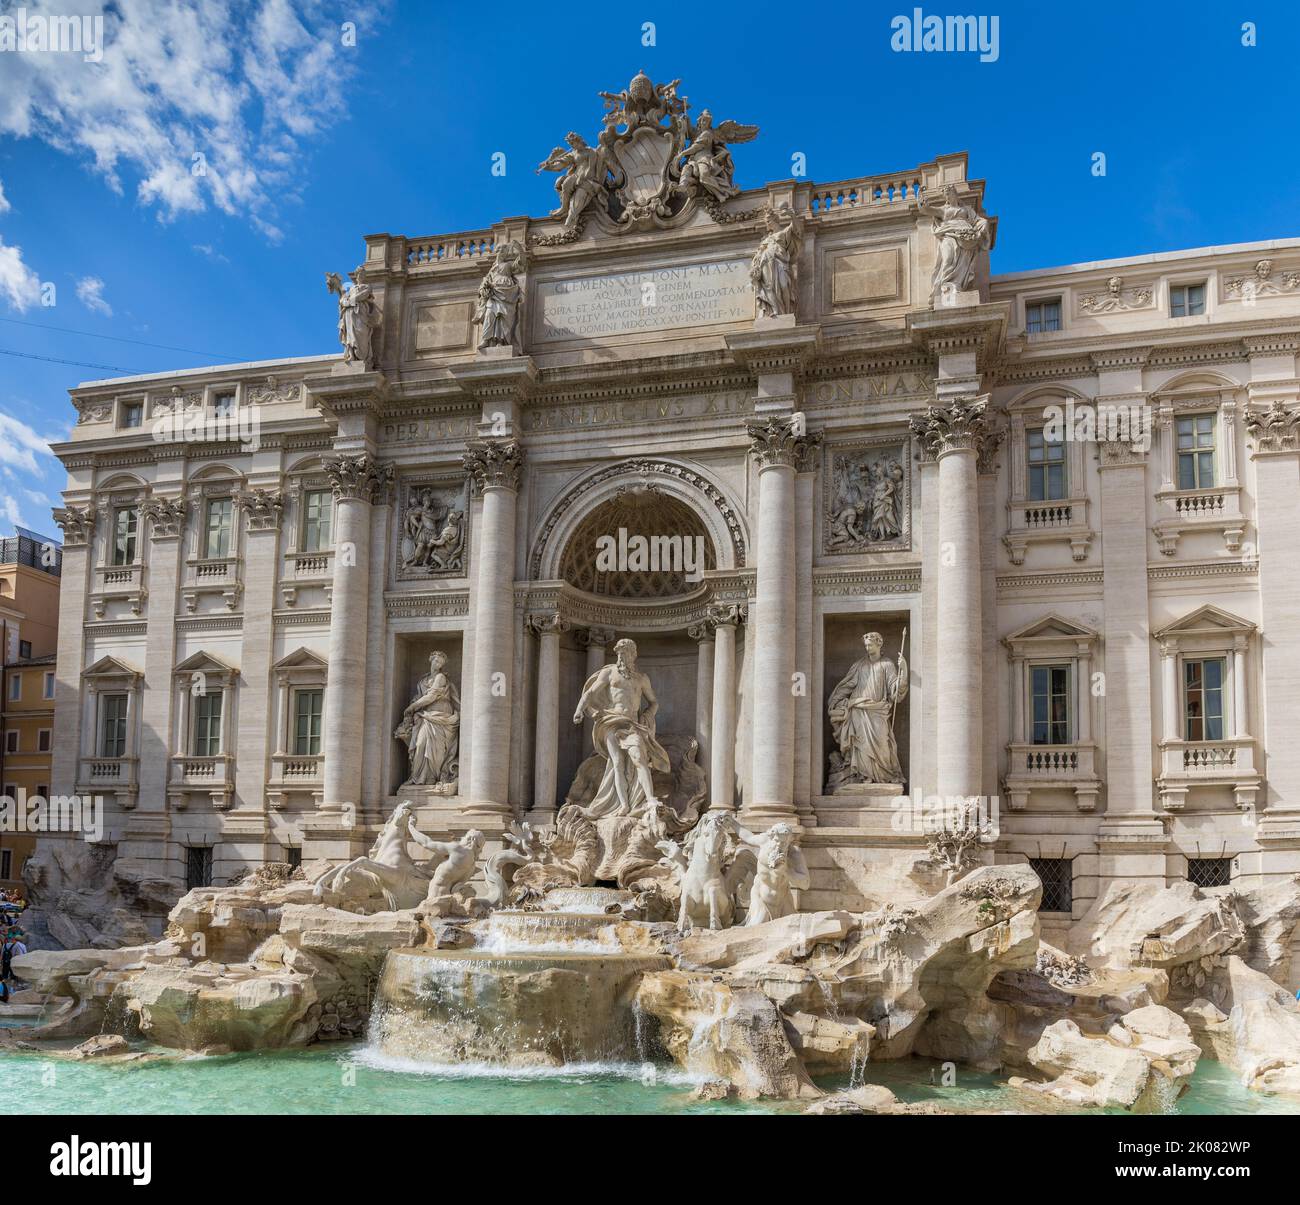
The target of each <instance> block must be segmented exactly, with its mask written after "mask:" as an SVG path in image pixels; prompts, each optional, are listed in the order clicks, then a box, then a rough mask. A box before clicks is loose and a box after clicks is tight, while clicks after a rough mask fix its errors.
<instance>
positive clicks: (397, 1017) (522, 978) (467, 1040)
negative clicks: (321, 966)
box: [369, 914, 670, 1067]
mask: <svg viewBox="0 0 1300 1205" xmlns="http://www.w3.org/2000/svg"><path fill="white" fill-rule="evenodd" d="M533 915H534V916H535V915H536V914H533ZM669 965H670V961H669V959H668V958H666V957H664V956H660V955H649V954H636V953H621V954H615V953H610V954H604V953H599V954H593V953H565V954H555V953H527V952H512V953H509V954H497V953H493V952H491V951H487V950H481V949H476V950H466V951H460V950H414V949H408V950H392V951H390V952H389V954H388V957H387V959H386V960H385V962H384V970H383V973H382V975H381V976H380V981H379V987H378V991H377V994H376V999H375V1007H374V1010H373V1011H372V1013H371V1018H370V1032H369V1044H370V1047H371V1049H372V1050H375V1051H376V1052H378V1053H380V1054H384V1055H389V1056H396V1057H398V1058H405V1059H411V1060H414V1061H417V1062H423V1063H430V1064H440V1065H447V1064H457V1063H491V1064H498V1065H503V1066H518V1067H530V1066H531V1067H535V1066H538V1065H560V1064H563V1063H600V1062H611V1061H624V1060H628V1059H636V1058H640V1057H643V1055H642V1052H641V1051H639V1049H638V1033H637V1017H636V1013H635V1010H634V1007H633V1002H634V999H635V997H636V989H637V985H638V984H639V983H640V981H641V976H642V975H644V974H646V973H648V972H650V971H660V970H665V969H667V968H668V967H669Z"/></svg>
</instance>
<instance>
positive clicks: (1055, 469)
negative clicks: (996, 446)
mask: <svg viewBox="0 0 1300 1205" xmlns="http://www.w3.org/2000/svg"><path fill="white" fill-rule="evenodd" d="M1025 451H1026V454H1027V456H1028V459H1029V500H1030V501H1031V502H1046V501H1048V500H1050V499H1053V498H1064V497H1066V480H1065V441H1064V440H1060V439H1048V438H1047V435H1046V433H1045V432H1044V431H1043V429H1042V428H1041V427H1039V428H1036V429H1035V430H1032V431H1026V432H1025Z"/></svg>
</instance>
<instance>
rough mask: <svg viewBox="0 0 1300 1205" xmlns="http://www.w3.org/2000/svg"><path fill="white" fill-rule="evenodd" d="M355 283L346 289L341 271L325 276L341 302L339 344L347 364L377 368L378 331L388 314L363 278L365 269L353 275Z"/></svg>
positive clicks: (351, 276) (350, 277)
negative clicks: (376, 343) (376, 344)
mask: <svg viewBox="0 0 1300 1205" xmlns="http://www.w3.org/2000/svg"><path fill="white" fill-rule="evenodd" d="M348 275H349V279H350V280H351V281H352V284H351V286H350V287H349V288H347V289H344V287H343V281H342V279H341V278H340V277H339V274H338V273H337V272H326V273H325V284H326V286H327V287H328V288H329V291H330V292H331V293H333V294H334V295H335V296H337V297H338V299H339V342H340V343H342V344H343V359H344V362H345V363H349V364H351V363H353V362H357V363H359V364H361V366H362V367H363V368H367V369H371V368H374V366H375V351H376V348H375V332H376V331H377V330H378V329H379V325H380V323H381V322H383V320H384V311H383V310H381V309H380V308H379V303H378V302H377V301H376V300H375V293H374V290H373V289H372V288H371V287H370V286H369V285H368V284H366V283H365V282H364V281H362V279H361V269H360V268H358V269H357V270H356V271H355V272H350V273H349V274H348Z"/></svg>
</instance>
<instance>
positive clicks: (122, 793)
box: [77, 757, 140, 810]
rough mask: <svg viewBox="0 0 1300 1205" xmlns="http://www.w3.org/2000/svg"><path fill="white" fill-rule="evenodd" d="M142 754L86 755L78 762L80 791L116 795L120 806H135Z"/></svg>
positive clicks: (78, 789) (129, 807)
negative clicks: (126, 755) (122, 755)
mask: <svg viewBox="0 0 1300 1205" xmlns="http://www.w3.org/2000/svg"><path fill="white" fill-rule="evenodd" d="M138 766H139V758H136V757H83V758H81V759H80V761H79V762H78V766H77V794H79V795H107V794H112V795H116V796H117V798H118V804H119V806H121V807H123V808H126V809H127V810H130V809H131V808H134V807H135V804H136V799H137V797H138V795H139V793H140V784H139V779H138V777H137V767H138Z"/></svg>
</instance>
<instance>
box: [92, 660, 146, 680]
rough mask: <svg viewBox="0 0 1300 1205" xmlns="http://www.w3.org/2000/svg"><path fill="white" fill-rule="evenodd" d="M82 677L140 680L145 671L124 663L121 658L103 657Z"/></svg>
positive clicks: (127, 662)
mask: <svg viewBox="0 0 1300 1205" xmlns="http://www.w3.org/2000/svg"><path fill="white" fill-rule="evenodd" d="M81 676H82V677H83V678H124V677H125V678H140V677H143V676H144V670H142V669H140V668H139V667H138V666H135V665H132V664H131V663H130V662H129V661H123V660H122V659H121V658H120V657H101V658H100V659H99V660H98V661H96V662H95V664H94V665H92V666H90V667H89V668H88V669H86V670H85V671H84V672H83V673H82V675H81Z"/></svg>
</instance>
